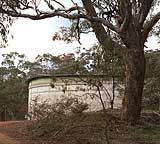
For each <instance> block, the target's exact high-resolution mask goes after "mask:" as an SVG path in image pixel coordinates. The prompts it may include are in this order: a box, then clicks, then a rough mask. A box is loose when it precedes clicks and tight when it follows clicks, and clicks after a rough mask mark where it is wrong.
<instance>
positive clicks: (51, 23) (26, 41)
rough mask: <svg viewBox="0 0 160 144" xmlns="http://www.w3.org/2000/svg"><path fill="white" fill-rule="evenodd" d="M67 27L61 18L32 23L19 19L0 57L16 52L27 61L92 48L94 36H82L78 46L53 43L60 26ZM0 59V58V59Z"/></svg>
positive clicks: (61, 42) (65, 21)
mask: <svg viewBox="0 0 160 144" xmlns="http://www.w3.org/2000/svg"><path fill="white" fill-rule="evenodd" d="M66 25H69V21H68V20H64V19H62V18H53V19H44V20H40V21H33V20H30V19H24V18H20V19H18V20H17V21H16V22H15V23H14V25H13V26H12V28H11V33H12V34H13V36H14V39H10V40H9V45H8V46H7V47H6V48H4V49H0V55H1V54H3V53H9V52H18V53H20V54H25V55H26V56H27V57H28V59H29V60H31V61H33V60H34V58H35V57H36V56H37V55H38V54H40V55H42V54H44V53H50V54H52V55H60V54H64V53H73V52H74V51H75V48H76V47H79V46H81V47H87V48H88V47H92V46H93V45H94V44H95V42H96V38H95V37H94V34H89V35H83V36H82V37H81V42H82V43H83V45H79V43H78V42H73V43H69V44H66V43H65V42H64V41H53V40H52V36H53V34H54V33H55V32H56V31H58V28H59V27H61V26H66ZM0 59H1V58H0Z"/></svg>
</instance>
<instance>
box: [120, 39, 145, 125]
mask: <svg viewBox="0 0 160 144" xmlns="http://www.w3.org/2000/svg"><path fill="white" fill-rule="evenodd" d="M131 41H132V42H131V43H132V44H131V43H130V44H129V45H128V46H127V47H126V48H125V50H123V58H124V65H125V75H126V79H125V91H124V99H123V103H122V104H123V115H122V116H123V119H125V120H126V121H128V122H129V123H131V124H136V123H137V121H138V120H139V119H140V115H141V102H142V93H143V86H144V76H145V56H144V49H143V45H142V44H140V45H138V44H137V43H136V40H135V43H133V40H131Z"/></svg>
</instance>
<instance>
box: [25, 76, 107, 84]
mask: <svg viewBox="0 0 160 144" xmlns="http://www.w3.org/2000/svg"><path fill="white" fill-rule="evenodd" d="M52 77H55V78H64V77H65V78H75V77H77V78H78V77H83V78H84V77H107V76H106V75H87V74H86V75H79V74H60V75H58V74H55V75H52V74H38V75H34V76H31V77H29V78H28V79H27V83H29V82H31V81H33V80H36V79H39V78H52Z"/></svg>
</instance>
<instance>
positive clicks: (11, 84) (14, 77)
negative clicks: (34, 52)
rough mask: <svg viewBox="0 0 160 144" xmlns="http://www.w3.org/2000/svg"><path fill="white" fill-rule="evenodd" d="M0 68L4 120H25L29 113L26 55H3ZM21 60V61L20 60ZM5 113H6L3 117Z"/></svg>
mask: <svg viewBox="0 0 160 144" xmlns="http://www.w3.org/2000/svg"><path fill="white" fill-rule="evenodd" d="M3 57H4V61H2V66H3V67H0V79H1V81H0V114H1V119H2V120H7V119H24V116H25V114H26V113H27V100H28V97H27V96H28V89H27V84H26V83H25V80H26V77H25V73H24V72H23V71H22V70H21V69H22V67H23V62H24V61H23V60H22V59H23V58H24V55H19V54H18V53H10V54H6V55H3ZM18 58H19V59H18ZM3 113H5V114H4V115H3Z"/></svg>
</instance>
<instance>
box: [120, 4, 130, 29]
mask: <svg viewBox="0 0 160 144" xmlns="http://www.w3.org/2000/svg"><path fill="white" fill-rule="evenodd" d="M122 6H123V7H124V8H125V9H126V12H125V17H124V20H123V23H122V25H121V27H120V32H125V30H126V29H127V27H128V25H129V23H130V19H131V17H132V11H131V10H132V8H131V5H130V3H129V2H126V3H124V4H123V5H122ZM123 7H121V9H122V8H123Z"/></svg>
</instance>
